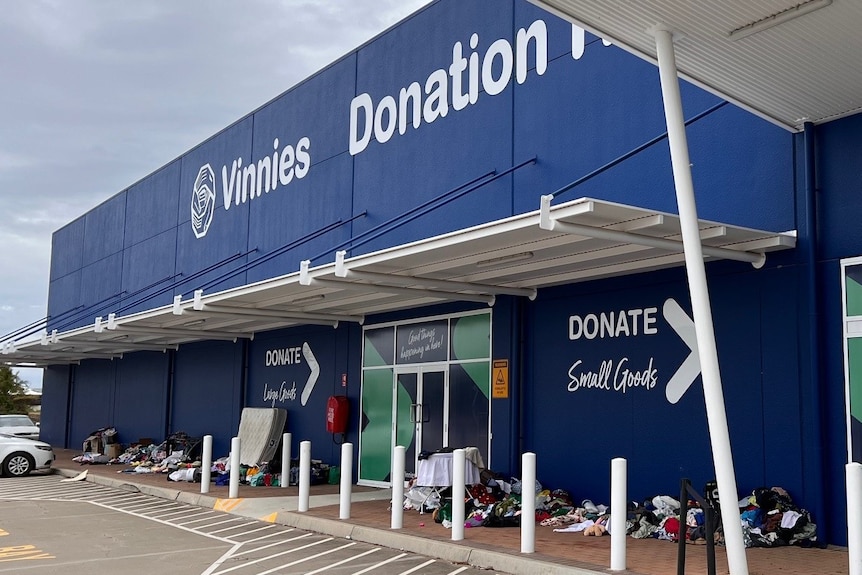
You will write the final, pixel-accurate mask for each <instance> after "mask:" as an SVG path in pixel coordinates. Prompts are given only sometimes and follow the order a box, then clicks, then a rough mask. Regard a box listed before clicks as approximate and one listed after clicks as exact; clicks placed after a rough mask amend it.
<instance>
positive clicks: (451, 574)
mask: <svg viewBox="0 0 862 575" xmlns="http://www.w3.org/2000/svg"><path fill="white" fill-rule="evenodd" d="M467 569H469V567H467V566H464V567H459V568H458V569H455V570H454V571H452V572H451V573H447V574H446V575H458V573H460V572H461V571H466V570H467Z"/></svg>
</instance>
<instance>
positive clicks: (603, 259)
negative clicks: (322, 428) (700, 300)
mask: <svg viewBox="0 0 862 575" xmlns="http://www.w3.org/2000/svg"><path fill="white" fill-rule="evenodd" d="M700 232H701V240H702V243H703V246H704V255H705V257H706V258H707V259H708V260H712V259H734V260H740V261H749V262H755V263H756V264H759V263H762V259H763V258H764V257H765V254H766V253H768V252H771V251H775V250H782V249H788V248H793V247H794V246H795V245H796V234H795V232H784V233H776V232H768V231H762V230H753V229H748V228H742V227H738V226H732V225H728V224H722V223H716V222H710V221H705V220H701V221H700ZM682 265H684V254H683V250H682V243H681V236H680V225H679V218H678V216H676V215H673V214H666V213H661V212H656V211H653V210H646V209H642V208H637V207H633V206H627V205H621V204H615V203H610V202H605V201H600V200H595V199H590V198H581V199H578V200H574V201H570V202H567V203H564V204H560V205H557V206H550V198H549V197H548V198H546V199H545V200H544V202H543V209H542V210H538V211H535V212H531V213H527V214H522V215H518V216H514V217H511V218H507V219H504V220H499V221H495V222H491V223H488V224H483V225H480V226H476V227H473V228H468V229H465V230H459V231H456V232H452V233H449V234H445V235H442V236H437V237H433V238H429V239H425V240H421V241H417V242H414V243H411V244H406V245H402V246H398V247H394V248H390V249H386V250H381V251H378V252H374V253H370V254H365V255H361V256H356V257H352V258H346V257H343V254H339V257H337V258H336V261H333V262H328V263H326V264H323V265H318V266H315V267H308V266H306V265H304V266H303V267H302V269H301V270H298V271H295V272H293V273H290V274H287V275H284V276H281V277H277V278H273V279H270V280H265V281H261V282H258V283H255V284H251V285H247V286H243V287H240V288H235V289H231V290H227V291H223V292H219V293H213V294H204V293H198V294H197V295H196V297H195V298H194V299H190V300H186V301H182V300H176V301H175V302H174V305H172V306H165V307H161V308H158V309H153V310H150V311H146V312H141V313H136V314H133V315H129V316H123V317H116V316H114V315H110V316H109V317H106V318H100V319H98V320H97V321H96V323H95V324H94V325H90V326H86V327H82V328H78V329H75V330H71V331H68V332H64V333H52V334H48V335H45V336H43V337H42V338H41V339H40V340H33V341H27V342H16V343H14V344H6V345H5V346H4V347H3V348H2V349H0V362H4V363H9V364H12V365H17V366H29V365H35V366H43V365H51V364H68V363H76V362H78V361H81V360H83V359H88V358H106V359H108V358H118V357H121V356H122V355H123V354H125V353H131V352H135V351H142V350H152V351H165V350H167V349H176V348H177V347H178V346H179V345H180V344H183V343H188V342H192V341H202V340H235V339H240V338H253V336H254V334H255V333H259V332H263V331H268V330H273V329H278V328H284V327H289V326H295V325H308V324H312V325H330V326H333V327H334V326H336V325H337V324H338V323H339V322H344V321H347V322H357V323H363V322H364V321H365V318H366V317H367V316H370V315H373V314H379V313H383V312H389V311H395V310H403V309H412V308H418V307H421V306H427V305H431V304H436V303H441V302H446V301H469V302H478V303H480V304H484V305H493V303H494V301H495V298H496V297H498V296H501V295H512V296H517V297H527V298H531V299H532V298H534V297H535V295H536V291H537V290H538V289H540V288H544V287H549V286H555V285H560V284H568V283H574V282H581V281H587V280H594V279H600V278H608V277H613V276H620V275H626V274H633V273H640V272H646V271H651V270H657V269H662V268H668V267H674V266H682Z"/></svg>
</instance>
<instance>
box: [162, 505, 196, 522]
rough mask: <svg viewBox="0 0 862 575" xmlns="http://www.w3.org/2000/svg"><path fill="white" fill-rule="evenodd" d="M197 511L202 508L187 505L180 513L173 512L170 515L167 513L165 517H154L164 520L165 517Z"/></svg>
mask: <svg viewBox="0 0 862 575" xmlns="http://www.w3.org/2000/svg"><path fill="white" fill-rule="evenodd" d="M197 509H200V507H190V506H188V505H187V506H185V507H183V508H182V509H181V510H179V511H171V512H170V513H165V514H164V515H154V517H158V518H159V519H164V518H165V517H170V516H171V515H182V514H183V513H188V512H189V511H195V510H197Z"/></svg>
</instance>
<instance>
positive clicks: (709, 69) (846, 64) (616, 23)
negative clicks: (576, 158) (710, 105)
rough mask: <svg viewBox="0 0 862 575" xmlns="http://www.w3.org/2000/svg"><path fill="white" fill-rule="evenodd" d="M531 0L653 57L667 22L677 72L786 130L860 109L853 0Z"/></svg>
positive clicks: (861, 14)
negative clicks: (655, 31) (656, 36)
mask: <svg viewBox="0 0 862 575" xmlns="http://www.w3.org/2000/svg"><path fill="white" fill-rule="evenodd" d="M530 1H531V2H533V3H534V4H536V5H539V6H541V7H543V8H546V9H548V10H549V11H551V12H553V13H555V14H557V15H560V16H563V17H564V18H566V19H568V20H570V21H572V22H574V23H576V24H578V25H580V26H582V27H583V28H585V29H587V30H589V31H591V32H593V33H595V34H598V35H600V36H602V37H603V38H606V39H609V40H611V41H613V42H614V43H615V44H617V45H618V46H620V47H622V48H624V49H627V50H629V51H631V52H634V53H636V54H638V55H639V56H641V57H644V58H646V59H648V60H650V61H653V62H655V60H656V47H655V39H654V37H653V35H652V33H651V31H650V30H651V29H653V28H654V27H655V26H656V25H663V26H666V27H669V28H670V29H671V30H673V31H674V32H675V38H676V41H675V52H676V61H677V66H678V68H679V71H680V74H681V75H682V76H683V77H685V78H686V79H689V80H691V81H692V82H694V83H695V84H698V85H700V86H702V87H704V88H706V89H708V90H710V91H712V92H714V93H716V94H718V95H720V96H721V97H723V98H724V99H727V100H729V101H731V102H734V103H736V104H739V105H740V106H742V107H744V108H746V109H748V110H751V111H752V112H754V113H756V114H758V115H760V116H762V117H765V118H767V119H769V120H770V121H772V122H774V123H777V124H779V125H781V126H784V127H786V128H788V129H790V130H798V129H800V128H801V126H802V124H803V123H804V122H812V123H815V124H817V123H822V122H827V121H830V120H833V119H836V118H840V117H843V116H847V115H850V114H854V113H857V112H859V111H860V110H862V66H859V63H858V56H859V54H862V34H860V33H859V30H860V29H862V2H859V1H858V0H757V1H754V2H752V1H749V0H727V1H723V2H716V1H715V0H638V1H637V2H628V1H626V2H622V1H619V0H616V1H607V0H530Z"/></svg>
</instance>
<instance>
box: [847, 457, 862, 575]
mask: <svg viewBox="0 0 862 575" xmlns="http://www.w3.org/2000/svg"><path fill="white" fill-rule="evenodd" d="M844 470H845V473H846V475H847V556H848V557H847V559H848V561H849V562H850V569H849V571H848V573H849V574H850V575H862V464H859V463H856V462H853V463H848V464H847V465H846V466H845V467H844Z"/></svg>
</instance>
